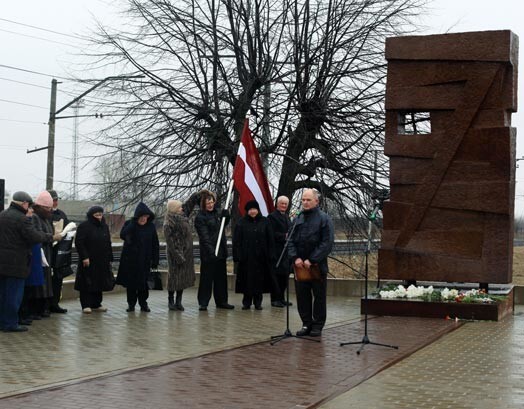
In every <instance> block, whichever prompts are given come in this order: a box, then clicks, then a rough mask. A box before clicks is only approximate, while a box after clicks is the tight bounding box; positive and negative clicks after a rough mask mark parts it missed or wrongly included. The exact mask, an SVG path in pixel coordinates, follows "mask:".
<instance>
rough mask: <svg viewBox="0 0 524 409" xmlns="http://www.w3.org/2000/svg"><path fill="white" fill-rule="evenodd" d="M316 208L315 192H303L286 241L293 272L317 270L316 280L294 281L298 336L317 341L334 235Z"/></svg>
mask: <svg viewBox="0 0 524 409" xmlns="http://www.w3.org/2000/svg"><path fill="white" fill-rule="evenodd" d="M318 204H319V194H318V192H317V191H316V190H314V189H306V190H304V192H303V193H302V213H300V215H299V216H298V217H297V218H296V219H295V220H294V223H295V230H294V233H293V235H292V236H291V238H290V239H289V246H288V249H289V256H290V257H291V260H292V261H293V264H294V265H295V267H296V268H305V269H311V268H314V267H318V268H319V269H320V279H319V280H314V281H298V280H296V281H295V290H296V294H297V307H298V313H299V314H300V318H301V319H302V329H300V330H299V331H298V332H297V336H304V335H311V336H316V337H318V336H320V335H321V334H322V328H324V324H325V323H326V289H327V287H326V286H327V273H328V262H327V257H328V255H329V253H330V252H331V249H332V247H333V242H334V241H335V234H334V229H333V222H332V221H331V218H330V217H329V216H328V215H327V214H326V213H324V212H323V211H321V210H320V209H319V207H318ZM296 278H297V277H296V274H295V279H296Z"/></svg>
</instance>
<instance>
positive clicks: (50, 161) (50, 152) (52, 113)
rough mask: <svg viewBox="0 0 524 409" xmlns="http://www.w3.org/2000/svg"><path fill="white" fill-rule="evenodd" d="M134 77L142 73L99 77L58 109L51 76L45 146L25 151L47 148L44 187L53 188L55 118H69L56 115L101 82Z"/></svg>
mask: <svg viewBox="0 0 524 409" xmlns="http://www.w3.org/2000/svg"><path fill="white" fill-rule="evenodd" d="M135 78H144V76H143V75H113V76H109V77H106V78H103V79H101V80H100V81H98V82H97V83H95V85H93V86H92V87H91V88H89V89H88V90H87V91H84V92H83V93H82V94H80V95H79V96H78V97H76V98H75V99H73V100H72V101H71V102H69V103H67V104H66V105H64V106H63V107H62V108H60V109H58V110H57V109H56V88H57V84H58V81H57V80H55V79H54V78H53V80H52V81H51V106H50V109H49V133H48V139H47V146H44V147H43V148H35V149H32V150H29V149H28V150H27V153H33V152H38V151H42V150H44V149H47V178H46V189H47V190H49V189H53V179H54V166H55V122H56V120H57V119H63V118H71V117H70V116H57V115H58V114H60V113H61V112H62V111H64V110H65V109H67V108H69V107H70V106H71V105H73V104H75V103H76V102H78V101H79V100H80V99H82V98H83V97H85V96H86V95H87V94H89V93H90V92H91V91H93V90H95V89H96V88H98V87H100V86H101V85H102V84H105V83H106V82H108V81H115V80H128V79H135Z"/></svg>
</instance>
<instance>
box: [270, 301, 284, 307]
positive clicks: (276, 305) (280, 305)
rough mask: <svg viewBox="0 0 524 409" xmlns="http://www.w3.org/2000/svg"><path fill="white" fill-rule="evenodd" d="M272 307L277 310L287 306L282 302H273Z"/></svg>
mask: <svg viewBox="0 0 524 409" xmlns="http://www.w3.org/2000/svg"><path fill="white" fill-rule="evenodd" d="M271 306H272V307H277V308H284V307H285V305H284V303H283V302H282V301H273V302H272V303H271Z"/></svg>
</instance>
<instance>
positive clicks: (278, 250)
mask: <svg viewBox="0 0 524 409" xmlns="http://www.w3.org/2000/svg"><path fill="white" fill-rule="evenodd" d="M288 206H289V198H288V197H286V196H280V197H279V198H278V199H277V210H275V211H274V212H273V213H270V214H269V216H268V217H267V218H268V219H269V221H270V222H271V226H272V227H273V232H274V234H275V256H276V257H277V261H278V258H279V257H280V256H281V255H282V258H281V259H280V263H279V265H278V266H276V268H275V284H276V285H274V286H273V289H272V290H271V305H272V306H273V307H279V308H282V307H285V306H286V304H287V303H288V301H287V300H286V299H285V292H286V289H287V286H288V282H289V272H290V269H291V265H290V264H291V263H290V261H289V256H288V254H287V249H286V250H285V251H284V247H285V245H286V239H287V234H288V232H289V228H290V227H291V220H290V219H289V216H288V214H287V213H286V211H287V208H288ZM289 305H292V304H291V303H289Z"/></svg>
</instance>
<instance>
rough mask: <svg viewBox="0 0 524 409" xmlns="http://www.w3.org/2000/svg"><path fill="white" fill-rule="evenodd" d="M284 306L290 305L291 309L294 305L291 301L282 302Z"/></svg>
mask: <svg viewBox="0 0 524 409" xmlns="http://www.w3.org/2000/svg"><path fill="white" fill-rule="evenodd" d="M282 304H284V305H288V306H289V307H291V306H292V305H293V303H292V302H291V301H282Z"/></svg>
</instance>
